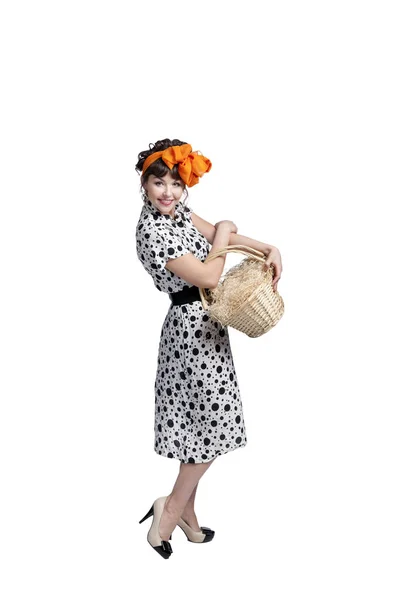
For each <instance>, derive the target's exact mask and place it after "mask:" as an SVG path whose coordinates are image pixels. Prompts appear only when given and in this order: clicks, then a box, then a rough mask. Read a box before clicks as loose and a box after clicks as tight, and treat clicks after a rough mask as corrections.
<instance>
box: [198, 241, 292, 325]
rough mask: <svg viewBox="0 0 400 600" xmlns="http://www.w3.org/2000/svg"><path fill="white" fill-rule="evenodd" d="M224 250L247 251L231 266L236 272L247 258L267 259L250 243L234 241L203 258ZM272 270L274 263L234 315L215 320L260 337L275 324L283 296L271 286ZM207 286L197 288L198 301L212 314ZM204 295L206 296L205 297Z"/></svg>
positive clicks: (261, 260)
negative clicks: (237, 262)
mask: <svg viewBox="0 0 400 600" xmlns="http://www.w3.org/2000/svg"><path fill="white" fill-rule="evenodd" d="M227 252H238V253H241V254H246V255H247V257H248V258H246V259H244V260H243V261H242V262H241V263H240V265H238V266H236V267H234V268H235V269H236V273H237V272H238V271H237V270H238V269H239V270H240V267H241V265H242V264H244V263H245V262H247V261H248V260H252V259H255V260H257V261H260V262H265V260H266V256H265V254H263V253H262V252H259V251H258V250H255V249H254V248H250V247H249V246H243V245H239V244H237V245H233V246H225V248H221V250H217V251H216V252H211V253H210V254H209V255H208V256H207V258H206V260H205V261H204V262H205V263H206V262H208V261H210V260H213V259H214V258H216V257H217V256H221V255H223V254H226V253H227ZM273 270H274V268H273V265H271V266H270V268H269V269H268V270H266V271H265V280H264V281H263V283H262V284H261V285H260V284H257V286H256V288H255V289H254V290H252V291H251V292H250V294H249V295H248V296H247V297H246V298H244V299H243V303H242V304H241V305H240V307H239V309H238V310H236V311H235V313H234V315H231V317H230V318H229V320H227V321H225V322H222V321H221V320H220V319H219V318H217V319H216V320H218V321H219V322H220V323H221V325H223V326H225V325H229V326H230V327H233V328H234V329H237V330H238V331H241V332H242V333H245V334H246V335H248V336H249V337H259V336H260V335H263V334H264V333H266V332H267V331H269V330H270V329H272V327H274V326H275V325H276V324H277V323H278V321H279V320H280V319H281V317H282V315H283V312H284V303H283V299H282V297H281V296H280V295H279V293H278V292H275V291H274V290H273V287H272V279H273ZM229 273H230V271H228V272H227V273H226V275H225V276H224V281H225V280H226V279H227V278H229ZM219 285H221V283H219ZM206 289H208V288H199V290H200V298H201V303H202V305H203V308H204V310H206V311H207V312H208V313H209V315H210V317H211V318H213V306H214V307H215V306H216V303H215V302H213V301H212V292H210V291H208V292H206V291H205V290H206ZM207 296H208V297H209V299H207Z"/></svg>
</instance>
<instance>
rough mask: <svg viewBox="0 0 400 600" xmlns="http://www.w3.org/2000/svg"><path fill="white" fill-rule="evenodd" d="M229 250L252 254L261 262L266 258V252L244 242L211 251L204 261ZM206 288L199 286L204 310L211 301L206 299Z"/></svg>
mask: <svg viewBox="0 0 400 600" xmlns="http://www.w3.org/2000/svg"><path fill="white" fill-rule="evenodd" d="M227 252H238V253H240V254H246V255H247V256H251V257H252V258H255V259H256V260H258V261H260V262H264V261H265V259H266V256H265V254H264V253H263V252H260V250H256V249H255V248H251V247H250V246H244V245H242V244H234V245H231V246H225V247H224V248H220V249H219V250H215V251H214V252H210V253H209V254H208V255H207V258H206V259H205V261H204V263H206V262H209V261H211V260H213V259H214V258H216V257H217V256H222V255H223V254H226V253H227ZM204 289H205V288H199V292H200V299H201V303H202V305H203V308H204V310H208V309H209V303H208V302H207V300H206V296H205V293H204Z"/></svg>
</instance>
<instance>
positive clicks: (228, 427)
mask: <svg viewBox="0 0 400 600" xmlns="http://www.w3.org/2000/svg"><path fill="white" fill-rule="evenodd" d="M191 214H192V209H191V208H190V207H189V206H185V205H183V204H182V203H181V202H179V203H178V204H177V205H176V207H175V218H174V219H173V218H172V217H171V216H170V215H164V214H162V213H161V212H160V211H159V210H158V209H157V208H156V207H155V206H154V205H153V204H152V203H151V202H150V200H148V199H145V200H144V203H143V208H142V211H141V214H140V217H139V221H138V224H137V227H136V251H137V256H138V258H139V260H140V262H141V263H142V265H143V266H144V268H145V269H146V271H147V272H148V273H149V274H150V275H151V276H152V278H153V281H154V284H155V286H156V288H157V289H158V290H160V291H161V292H166V293H173V292H179V291H180V290H182V289H183V288H185V287H191V286H192V284H190V283H188V282H187V281H185V280H184V279H182V278H180V277H178V276H177V275H175V274H174V273H172V272H171V271H169V270H168V269H166V268H165V265H166V263H167V262H168V260H170V259H171V258H178V257H179V256H183V255H184V254H187V253H189V252H191V253H192V254H194V256H196V258H198V259H199V260H201V261H202V262H204V260H205V259H206V257H207V255H208V253H209V248H210V244H209V243H208V241H207V239H206V238H205V237H204V236H203V235H202V234H201V233H200V232H199V231H198V230H197V229H196V228H195V226H194V225H193V223H192V218H191ZM154 393H155V413H154V417H155V418H154V450H155V451H156V452H157V454H159V455H161V456H166V457H168V458H176V459H178V460H180V462H182V463H202V462H208V461H210V460H212V459H213V458H215V457H216V456H219V455H221V454H225V453H226V452H230V451H231V450H235V449H236V448H240V447H243V446H245V445H246V443H247V438H246V429H245V424H244V420H243V410H242V403H241V397H240V390H239V386H238V381H237V376H236V371H235V366H234V363H233V357H232V352H231V347H230V341H229V333H228V327H223V326H221V325H220V324H219V323H218V322H216V321H214V320H212V319H211V318H210V317H209V316H208V314H207V313H206V311H205V310H204V308H203V305H202V303H201V301H200V300H195V301H194V302H192V303H188V304H182V305H173V304H171V305H170V307H169V309H168V312H167V315H166V317H165V319H164V323H163V325H162V329H161V337H160V342H159V348H158V363H157V371H156V379H155V384H154Z"/></svg>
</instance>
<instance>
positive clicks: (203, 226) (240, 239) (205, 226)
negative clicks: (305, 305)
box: [192, 213, 282, 292]
mask: <svg viewBox="0 0 400 600" xmlns="http://www.w3.org/2000/svg"><path fill="white" fill-rule="evenodd" d="M192 222H193V225H194V226H195V227H196V229H198V230H199V231H200V233H202V234H203V235H204V237H205V238H206V239H207V241H208V242H209V243H210V244H212V243H213V239H214V235H215V232H216V227H215V225H213V224H212V223H209V222H208V221H206V220H205V219H202V218H201V217H199V215H196V214H195V213H192ZM216 225H217V223H216ZM235 244H239V245H242V246H250V248H255V249H256V250H259V251H260V252H263V253H264V254H265V256H266V259H265V268H266V269H268V268H269V266H270V265H271V264H273V265H274V279H273V280H272V287H273V289H274V291H275V292H276V291H277V285H278V281H279V279H280V278H281V273H282V259H281V254H280V252H279V250H278V248H276V247H275V246H271V245H270V244H266V243H265V242H258V241H257V240H253V239H252V238H249V237H246V236H244V235H239V234H237V233H231V234H230V237H229V246H232V245H235Z"/></svg>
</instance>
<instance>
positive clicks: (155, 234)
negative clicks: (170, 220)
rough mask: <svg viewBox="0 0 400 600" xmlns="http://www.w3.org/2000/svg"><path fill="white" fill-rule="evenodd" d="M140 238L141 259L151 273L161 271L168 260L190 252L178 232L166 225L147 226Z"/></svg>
mask: <svg viewBox="0 0 400 600" xmlns="http://www.w3.org/2000/svg"><path fill="white" fill-rule="evenodd" d="M141 240H142V243H141V244H140V246H141V248H140V250H141V257H142V258H141V260H142V262H143V265H144V267H145V268H146V269H147V270H148V271H150V272H152V273H154V272H160V271H163V270H164V269H165V268H166V267H165V265H166V264H167V262H168V261H169V260H171V259H173V258H179V257H180V256H184V255H185V254H189V253H190V250H189V249H188V248H187V247H186V246H185V245H184V243H183V242H182V240H181V238H180V237H179V236H178V234H177V233H174V232H173V231H170V230H169V229H168V228H167V227H163V228H153V227H152V228H149V229H148V230H147V231H146V232H144V233H143V234H142V236H141ZM167 271H168V269H167Z"/></svg>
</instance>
